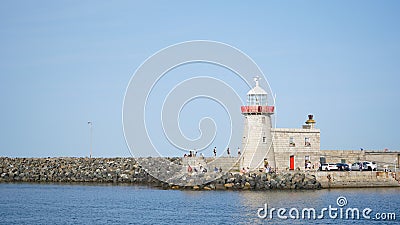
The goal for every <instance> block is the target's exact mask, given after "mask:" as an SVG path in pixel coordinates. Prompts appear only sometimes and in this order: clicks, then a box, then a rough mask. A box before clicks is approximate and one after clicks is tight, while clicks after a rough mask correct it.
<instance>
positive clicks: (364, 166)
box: [351, 161, 377, 171]
mask: <svg viewBox="0 0 400 225" xmlns="http://www.w3.org/2000/svg"><path fill="white" fill-rule="evenodd" d="M360 164H361V168H360ZM376 169H377V165H376V163H375V162H368V161H364V162H355V163H353V164H351V170H360V171H362V170H370V171H374V170H376Z"/></svg>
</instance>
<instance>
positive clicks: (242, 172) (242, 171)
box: [240, 167, 246, 175]
mask: <svg viewBox="0 0 400 225" xmlns="http://www.w3.org/2000/svg"><path fill="white" fill-rule="evenodd" d="M244 173H246V170H245V169H244V167H243V168H242V169H241V170H240V174H242V175H243V174H244Z"/></svg>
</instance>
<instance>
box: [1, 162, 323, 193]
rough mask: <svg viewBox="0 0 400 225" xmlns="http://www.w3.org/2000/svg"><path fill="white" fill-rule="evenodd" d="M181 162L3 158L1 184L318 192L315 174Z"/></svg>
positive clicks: (319, 185) (318, 186)
mask: <svg viewBox="0 0 400 225" xmlns="http://www.w3.org/2000/svg"><path fill="white" fill-rule="evenodd" d="M181 162H182V160H181V158H92V159H89V158H72V157H63V158H7V157H1V158H0V182H91V183H131V184H140V185H149V186H153V187H160V188H164V189H188V190H227V189H228V190H270V189H318V188H320V187H321V184H320V183H319V182H318V181H317V180H316V177H315V176H314V175H312V174H305V173H300V172H294V173H282V174H265V173H246V174H239V173H218V172H217V173H216V172H207V173H193V172H191V173H189V172H187V167H186V165H182V164H181Z"/></svg>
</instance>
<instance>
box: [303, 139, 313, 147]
mask: <svg viewBox="0 0 400 225" xmlns="http://www.w3.org/2000/svg"><path fill="white" fill-rule="evenodd" d="M304 146H306V147H311V142H310V138H308V137H306V138H304Z"/></svg>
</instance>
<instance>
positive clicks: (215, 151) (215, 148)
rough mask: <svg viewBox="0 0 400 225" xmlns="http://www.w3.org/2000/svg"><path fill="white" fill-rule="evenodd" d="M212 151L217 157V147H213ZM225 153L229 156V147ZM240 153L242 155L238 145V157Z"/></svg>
mask: <svg viewBox="0 0 400 225" xmlns="http://www.w3.org/2000/svg"><path fill="white" fill-rule="evenodd" d="M213 153H214V157H217V147H214V150H213ZM226 154H227V155H228V157H231V150H230V148H229V147H228V148H227V149H226ZM241 155H242V153H241V152H240V148H239V147H238V149H237V156H238V157H240V156H241Z"/></svg>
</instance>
